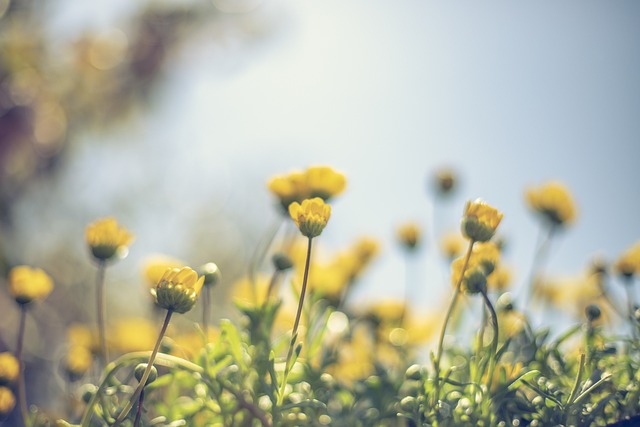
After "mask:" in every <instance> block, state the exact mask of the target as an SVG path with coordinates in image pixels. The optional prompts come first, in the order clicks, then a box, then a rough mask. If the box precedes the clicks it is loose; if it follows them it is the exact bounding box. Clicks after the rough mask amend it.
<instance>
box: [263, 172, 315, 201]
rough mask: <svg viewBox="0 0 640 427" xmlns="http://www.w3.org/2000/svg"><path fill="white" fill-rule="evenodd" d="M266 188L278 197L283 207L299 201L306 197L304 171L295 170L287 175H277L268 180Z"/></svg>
mask: <svg viewBox="0 0 640 427" xmlns="http://www.w3.org/2000/svg"><path fill="white" fill-rule="evenodd" d="M267 188H269V190H270V191H271V192H272V193H273V194H275V195H276V197H278V199H280V204H281V205H282V207H283V208H284V209H285V211H286V210H287V209H289V205H290V204H291V203H293V202H301V201H302V200H304V199H306V198H307V194H308V190H307V183H306V175H305V173H304V172H300V171H295V172H291V173H289V174H288V175H278V176H275V177H273V178H271V179H270V180H269V182H268V183H267Z"/></svg>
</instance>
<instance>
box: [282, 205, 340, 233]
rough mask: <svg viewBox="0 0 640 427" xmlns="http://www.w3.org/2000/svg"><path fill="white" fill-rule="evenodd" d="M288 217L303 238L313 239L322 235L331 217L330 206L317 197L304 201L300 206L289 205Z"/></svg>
mask: <svg viewBox="0 0 640 427" xmlns="http://www.w3.org/2000/svg"><path fill="white" fill-rule="evenodd" d="M289 215H291V218H292V219H293V222H295V223H296V227H298V229H299V230H300V232H301V233H302V235H303V236H306V237H309V238H313V237H317V236H319V235H320V234H321V233H322V230H324V228H325V227H326V225H327V222H328V221H329V217H330V216H331V206H329V205H327V204H326V203H325V202H324V200H322V199H321V198H319V197H315V198H313V199H306V200H303V201H302V204H299V203H298V202H293V203H292V204H290V205H289Z"/></svg>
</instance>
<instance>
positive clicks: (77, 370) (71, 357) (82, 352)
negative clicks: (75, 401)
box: [65, 345, 93, 380]
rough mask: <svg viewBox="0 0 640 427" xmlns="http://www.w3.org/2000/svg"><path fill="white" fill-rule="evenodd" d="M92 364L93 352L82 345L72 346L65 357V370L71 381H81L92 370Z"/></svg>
mask: <svg viewBox="0 0 640 427" xmlns="http://www.w3.org/2000/svg"><path fill="white" fill-rule="evenodd" d="M92 362H93V357H92V355H91V350H89V349H88V348H87V347H84V346H81V345H72V346H71V347H69V351H68V352H67V356H66V357H65V369H66V371H67V374H68V375H69V377H70V378H71V379H73V380H75V379H79V378H81V377H82V376H83V375H84V374H86V373H87V371H88V370H89V368H91V364H92Z"/></svg>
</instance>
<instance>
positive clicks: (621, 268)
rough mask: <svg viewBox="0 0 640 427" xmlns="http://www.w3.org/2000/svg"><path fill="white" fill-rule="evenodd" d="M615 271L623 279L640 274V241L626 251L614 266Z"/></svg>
mask: <svg viewBox="0 0 640 427" xmlns="http://www.w3.org/2000/svg"><path fill="white" fill-rule="evenodd" d="M613 268H614V270H615V271H616V272H617V273H618V274H619V275H621V276H623V277H628V278H630V277H633V276H634V275H637V274H640V241H638V242H636V243H635V244H634V245H633V246H631V247H630V248H629V249H627V250H626V251H624V253H623V254H622V255H620V258H618V259H617V260H616V262H615V263H614V265H613Z"/></svg>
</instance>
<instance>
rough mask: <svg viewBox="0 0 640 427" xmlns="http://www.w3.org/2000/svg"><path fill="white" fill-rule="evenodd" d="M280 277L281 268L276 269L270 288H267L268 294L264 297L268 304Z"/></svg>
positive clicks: (265, 302)
mask: <svg viewBox="0 0 640 427" xmlns="http://www.w3.org/2000/svg"><path fill="white" fill-rule="evenodd" d="M278 277H280V270H278V269H275V271H274V272H273V274H272V275H271V280H270V281H269V288H268V289H267V296H266V297H265V299H264V305H266V304H267V302H268V301H269V298H271V295H272V294H273V290H274V289H275V287H276V283H277V282H278Z"/></svg>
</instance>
